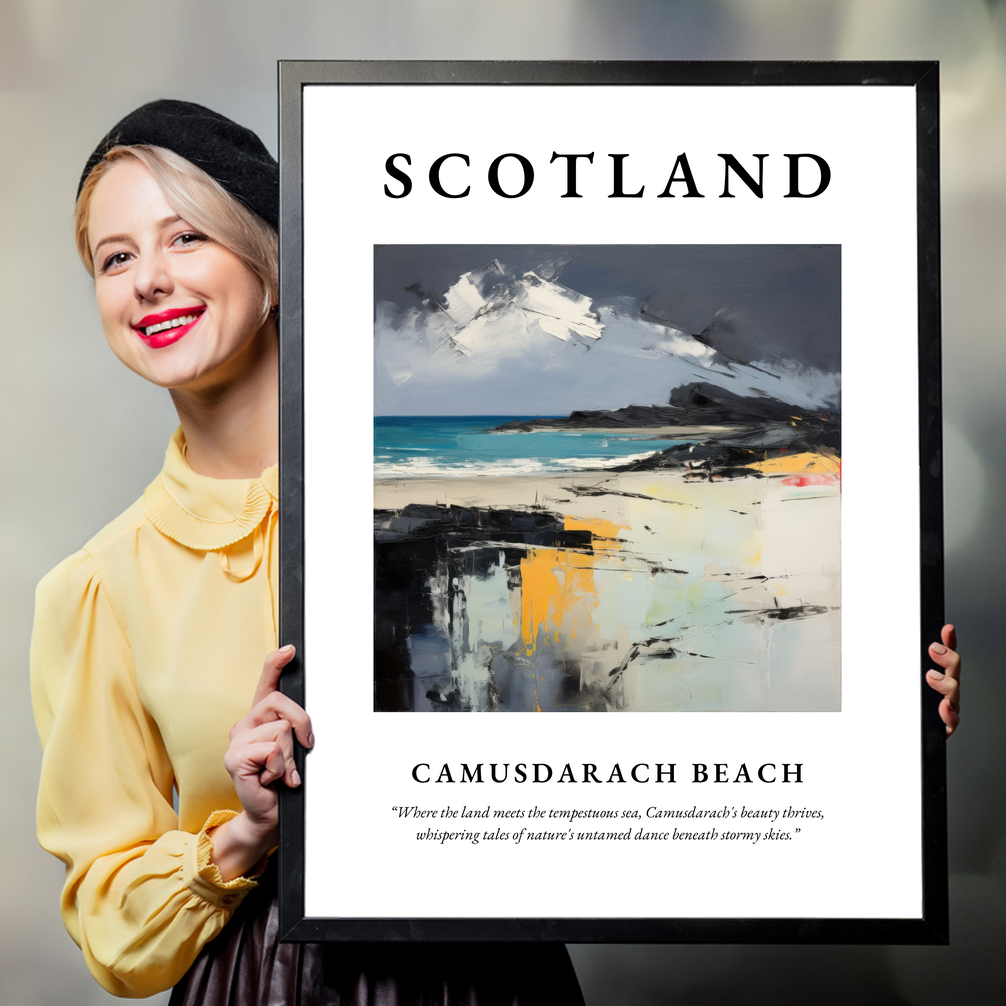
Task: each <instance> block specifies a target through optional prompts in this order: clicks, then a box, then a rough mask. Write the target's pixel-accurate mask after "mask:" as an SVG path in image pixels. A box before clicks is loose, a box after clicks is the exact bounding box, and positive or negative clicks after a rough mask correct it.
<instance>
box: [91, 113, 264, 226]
mask: <svg viewBox="0 0 1006 1006" xmlns="http://www.w3.org/2000/svg"><path fill="white" fill-rule="evenodd" d="M140 144H142V145H146V146H151V147H166V148H167V149H168V150H173V151H174V152H175V153H176V154H179V155H180V156H181V157H184V158H185V159H186V160H187V161H191V162H192V163H193V164H195V165H196V166H197V167H200V168H202V169H203V171H205V172H206V174H208V175H209V176H210V178H213V179H214V180H216V181H217V182H219V183H220V184H221V185H222V186H223V187H224V188H225V189H226V190H227V191H228V192H229V193H230V194H231V195H232V196H234V197H235V198H237V199H239V200H240V201H241V202H242V203H244V204H245V206H247V207H248V209H250V210H251V211H252V212H253V213H257V214H258V215H259V216H260V217H261V218H262V219H263V220H265V221H266V222H267V223H270V224H272V226H273V227H278V226H279V165H278V164H277V163H276V160H275V158H274V157H273V156H272V154H270V153H269V151H268V150H266V148H265V144H264V143H263V142H262V141H261V140H260V139H259V138H258V137H257V136H256V135H255V134H254V133H253V132H252V131H251V130H250V129H246V128H245V127H244V126H239V125H238V124H237V123H236V122H234V121H233V120H232V119H228V118H227V116H225V115H220V114H219V113H217V112H214V111H211V110H210V109H208V108H204V107H203V106H202V105H196V104H194V103H193V102H191V101H176V100H174V99H172V98H163V99H161V100H160V101H151V102H150V103H149V104H146V105H142V106H141V107H140V108H138V109H136V111H135V112H130V113H129V115H127V116H126V117H125V118H124V119H123V120H122V121H121V122H119V123H117V124H116V125H114V126H113V127H112V128H111V129H110V130H109V131H108V134H107V135H106V136H105V138H104V139H103V140H102V141H101V143H99V144H98V146H97V147H96V148H95V151H94V153H93V154H91V156H90V157H89V158H88V160H87V164H86V165H84V173H83V174H82V175H81V176H80V184H79V185H78V186H77V195H78V196H79V195H80V190H81V189H82V188H83V186H84V181H85V179H86V178H87V176H88V175H89V174H90V173H91V169H92V168H93V167H94V166H95V165H96V164H97V163H98V162H99V161H100V160H101V159H102V158H103V157H104V156H105V154H107V153H108V151H109V150H111V149H112V147H117V146H120V145H122V146H127V147H131V146H136V145H140Z"/></svg>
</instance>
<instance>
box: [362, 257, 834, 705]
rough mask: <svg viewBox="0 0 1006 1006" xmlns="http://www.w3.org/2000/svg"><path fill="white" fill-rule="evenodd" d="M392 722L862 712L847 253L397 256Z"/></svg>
mask: <svg viewBox="0 0 1006 1006" xmlns="http://www.w3.org/2000/svg"><path fill="white" fill-rule="evenodd" d="M374 277H375V279H374V401H375V408H374V634H375V636H374V654H375V655H374V708H375V710H377V711H382V712H393V711H409V712H419V711H430V712H438V711H440V712H451V711H454V712H476V711H485V712H560V711H566V712H575V711H606V712H633V711H682V712H687V711H717V710H719V711H734V712H741V711H744V712H755V711H815V710H820V711H828V710H839V709H840V708H841V677H842V676H841V649H840V641H841V631H840V627H841V623H840V617H841V611H840V604H841V576H840V573H841V570H840V541H841V539H840V530H841V525H840V516H841V312H840V308H841V249H840V248H839V247H838V246H834V245H826V246H817V245H815V246H811V245H792V246H779V245H744V246H740V245H687V246H685V245H645V246H641V245H633V246H624V245H589V246H575V247H574V246H551V245H539V246H516V245H505V246H472V245H382V246H376V247H375V249H374Z"/></svg>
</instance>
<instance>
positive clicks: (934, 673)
mask: <svg viewBox="0 0 1006 1006" xmlns="http://www.w3.org/2000/svg"><path fill="white" fill-rule="evenodd" d="M929 676H930V677H931V678H932V679H933V680H934V681H942V680H943V679H944V678H945V677H946V675H945V674H941V673H940V672H939V671H932V670H931V671H930V672H929Z"/></svg>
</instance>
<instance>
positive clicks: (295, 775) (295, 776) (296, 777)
mask: <svg viewBox="0 0 1006 1006" xmlns="http://www.w3.org/2000/svg"><path fill="white" fill-rule="evenodd" d="M290 781H291V782H292V783H293V784H294V786H295V787H296V786H299V785H300V773H299V772H298V771H297V770H296V769H294V770H293V772H291V773H290Z"/></svg>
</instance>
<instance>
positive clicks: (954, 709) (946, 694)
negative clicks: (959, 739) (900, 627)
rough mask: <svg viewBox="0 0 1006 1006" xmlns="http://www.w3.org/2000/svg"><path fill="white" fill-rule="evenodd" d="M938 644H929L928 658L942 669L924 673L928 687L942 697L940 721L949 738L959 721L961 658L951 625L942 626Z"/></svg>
mask: <svg viewBox="0 0 1006 1006" xmlns="http://www.w3.org/2000/svg"><path fill="white" fill-rule="evenodd" d="M940 639H941V640H942V642H940V643H931V644H930V646H929V656H930V657H931V658H932V659H933V660H934V661H935V662H936V663H937V664H939V666H940V667H942V668H943V670H942V671H937V670H935V669H933V670H930V671H928V672H927V673H926V682H927V683H928V685H929V687H930V688H932V689H934V690H935V691H937V692H939V693H940V695H942V696H943V701H942V702H941V703H940V719H941V720H943V722H944V723H945V724H946V726H947V736H948V737H949V736H950V735H951V734H952V733H953V732H954V731H955V730H956V729H957V724H958V723H960V721H961V657H960V654H959V653H957V632H956V630H955V629H954V627H953V626H952V625H944V626H943V631H942V632H941V633H940Z"/></svg>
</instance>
